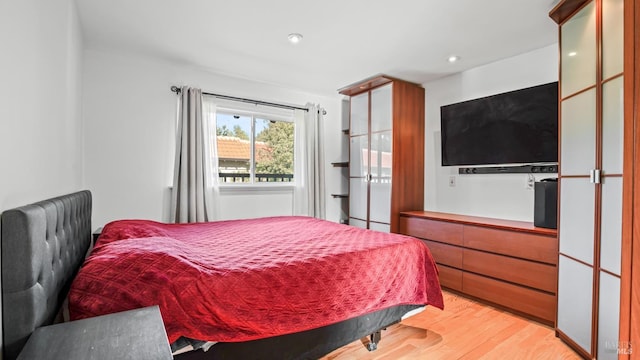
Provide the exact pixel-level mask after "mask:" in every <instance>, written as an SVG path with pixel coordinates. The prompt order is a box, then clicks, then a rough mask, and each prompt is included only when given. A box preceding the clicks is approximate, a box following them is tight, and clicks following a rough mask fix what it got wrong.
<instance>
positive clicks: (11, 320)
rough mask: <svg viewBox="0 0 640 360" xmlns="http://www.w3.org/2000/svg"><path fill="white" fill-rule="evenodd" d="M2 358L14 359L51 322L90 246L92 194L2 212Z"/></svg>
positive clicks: (81, 194) (59, 198) (79, 193)
mask: <svg viewBox="0 0 640 360" xmlns="http://www.w3.org/2000/svg"><path fill="white" fill-rule="evenodd" d="M0 219H1V221H2V247H1V251H2V320H3V321H2V322H3V333H4V341H3V342H4V355H5V357H4V359H5V360H13V359H15V358H16V357H17V356H18V354H19V353H20V350H22V348H23V347H24V344H25V343H26V341H27V339H28V338H29V336H30V335H31V333H32V332H33V330H35V329H36V328H37V327H40V326H43V325H48V324H51V323H52V322H53V320H54V318H55V316H56V314H57V313H58V311H59V309H60V307H61V304H62V302H63V300H64V298H65V297H66V296H67V292H68V290H69V286H70V284H71V281H72V280H73V278H74V276H75V274H76V273H77V271H78V269H79V268H80V266H81V265H82V262H83V261H84V258H85V255H86V253H87V251H88V249H89V246H90V244H91V192H89V191H87V190H85V191H80V192H76V193H73V194H69V195H63V196H60V197H56V198H53V199H49V200H44V201H40V202H37V203H35V204H31V205H26V206H22V207H19V208H15V209H11V210H7V211H5V212H3V213H2V216H1V218H0Z"/></svg>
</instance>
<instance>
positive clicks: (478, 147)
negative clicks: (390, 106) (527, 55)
mask: <svg viewBox="0 0 640 360" xmlns="http://www.w3.org/2000/svg"><path fill="white" fill-rule="evenodd" d="M440 121H441V132H440V134H441V140H442V142H441V144H442V165H443V166H455V165H497V164H500V165H502V164H536V163H538V164H539V163H556V162H558V82H553V83H549V84H543V85H538V86H533V87H529V88H525V89H521V90H515V91H510V92H506V93H503V94H498V95H493V96H487V97H483V98H480V99H475V100H469V101H464V102H460V103H456V104H451V105H445V106H442V107H440Z"/></svg>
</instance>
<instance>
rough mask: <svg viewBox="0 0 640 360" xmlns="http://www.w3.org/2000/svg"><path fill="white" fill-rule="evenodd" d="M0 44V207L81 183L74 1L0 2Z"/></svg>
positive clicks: (68, 189)
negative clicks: (0, 53)
mask: <svg viewBox="0 0 640 360" xmlns="http://www.w3.org/2000/svg"><path fill="white" fill-rule="evenodd" d="M0 44H2V48H1V50H0V51H1V52H2V55H0V79H2V82H1V84H0V164H1V165H0V166H1V169H2V170H1V172H0V212H2V211H4V210H7V209H10V208H13V207H16V206H20V205H26V204H27V203H31V202H34V201H37V200H43V199H45V198H49V197H53V196H57V195H62V194H65V193H69V192H73V191H77V190H80V189H81V186H82V140H81V136H82V123H81V119H80V90H81V66H82V48H81V47H82V38H81V32H80V27H79V21H78V17H77V13H76V8H75V3H74V2H73V0H47V1H41V0H20V1H2V2H0ZM0 316H2V314H0ZM1 331H2V330H1V328H0V344H1V342H2V334H1ZM1 358H2V353H1V352H0V359H1Z"/></svg>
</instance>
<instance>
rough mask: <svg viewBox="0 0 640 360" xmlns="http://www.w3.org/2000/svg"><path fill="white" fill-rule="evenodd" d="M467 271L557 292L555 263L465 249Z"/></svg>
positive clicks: (464, 257)
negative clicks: (549, 263) (550, 263)
mask: <svg viewBox="0 0 640 360" xmlns="http://www.w3.org/2000/svg"><path fill="white" fill-rule="evenodd" d="M462 268H463V269H464V270H465V271H469V272H473V273H477V274H480V275H486V276H490V277H493V278H498V279H502V280H506V281H509V282H513V283H517V284H521V285H524V286H530V287H532V288H536V289H540V290H543V291H547V292H550V293H555V292H556V273H557V271H558V270H557V268H556V267H555V266H553V265H548V264H542V263H538V262H533V261H528V260H522V259H518V258H512V257H508V256H503V255H496V254H490V253H486V252H482V251H476V250H470V249H464V251H463V266H462Z"/></svg>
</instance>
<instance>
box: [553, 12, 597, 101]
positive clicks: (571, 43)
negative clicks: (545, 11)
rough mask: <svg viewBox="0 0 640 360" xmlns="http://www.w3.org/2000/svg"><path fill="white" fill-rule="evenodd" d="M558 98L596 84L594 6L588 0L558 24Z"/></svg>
mask: <svg viewBox="0 0 640 360" xmlns="http://www.w3.org/2000/svg"><path fill="white" fill-rule="evenodd" d="M560 41H561V44H560V45H561V47H562V52H561V54H560V56H561V58H560V60H561V62H562V63H561V66H562V71H561V77H560V80H561V85H562V86H561V92H560V94H561V96H560V97H561V98H565V97H567V96H569V95H572V94H575V93H577V92H578V91H581V90H584V89H586V88H588V87H590V86H593V85H595V84H596V59H597V57H596V55H597V54H596V8H595V1H592V2H591V3H589V5H587V6H585V7H584V8H582V10H580V11H579V12H578V13H577V14H576V15H574V16H573V17H571V19H570V20H568V21H567V22H566V23H564V24H563V25H562V27H561V28H560Z"/></svg>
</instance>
